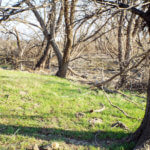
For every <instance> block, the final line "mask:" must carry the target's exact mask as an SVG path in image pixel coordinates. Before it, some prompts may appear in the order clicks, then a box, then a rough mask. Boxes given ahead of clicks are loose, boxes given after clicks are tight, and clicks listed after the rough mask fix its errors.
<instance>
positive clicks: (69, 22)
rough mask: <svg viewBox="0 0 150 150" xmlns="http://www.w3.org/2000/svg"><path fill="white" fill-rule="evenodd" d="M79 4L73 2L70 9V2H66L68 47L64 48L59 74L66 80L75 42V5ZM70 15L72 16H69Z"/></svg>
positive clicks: (73, 0) (65, 14) (74, 0)
mask: <svg viewBox="0 0 150 150" xmlns="http://www.w3.org/2000/svg"><path fill="white" fill-rule="evenodd" d="M76 3H77V0H72V1H71V6H70V8H69V1H68V0H65V1H64V17H65V26H66V30H65V32H66V39H67V41H66V45H65V48H64V55H63V60H62V64H61V66H60V68H59V70H58V72H57V76H59V77H62V78H65V77H66V76H67V70H68V67H69V61H70V53H71V50H72V42H73V20H74V17H75V16H74V15H75V7H76V6H75V4H76ZM69 14H70V15H69Z"/></svg>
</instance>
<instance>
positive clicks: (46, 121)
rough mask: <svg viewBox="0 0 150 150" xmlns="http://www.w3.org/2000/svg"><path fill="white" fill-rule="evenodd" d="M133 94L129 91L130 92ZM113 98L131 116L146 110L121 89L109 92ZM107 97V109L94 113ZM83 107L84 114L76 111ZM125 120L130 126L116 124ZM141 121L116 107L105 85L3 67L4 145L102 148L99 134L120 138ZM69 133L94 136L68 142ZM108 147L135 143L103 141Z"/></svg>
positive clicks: (0, 123)
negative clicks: (93, 121)
mask: <svg viewBox="0 0 150 150" xmlns="http://www.w3.org/2000/svg"><path fill="white" fill-rule="evenodd" d="M126 94H127V95H130V93H129V92H126ZM108 96H109V99H110V100H111V101H112V103H113V104H115V105H117V106H119V107H120V108H121V109H123V110H124V111H125V112H127V113H128V114H129V116H132V117H135V118H139V119H142V117H143V115H144V110H142V109H139V108H138V107H137V106H135V105H134V104H132V103H129V102H127V101H126V100H125V98H124V97H122V96H121V95H119V94H109V95H108ZM132 100H133V101H135V102H137V103H139V105H140V107H141V108H144V107H145V101H143V99H141V98H137V97H136V96H132ZM99 103H103V104H104V105H105V107H106V109H105V110H104V111H103V112H101V113H89V112H88V111H89V110H91V109H99V108H100V107H101V106H100V105H99ZM78 112H83V113H85V115H84V116H83V117H76V113H78ZM92 118H99V119H101V120H102V123H101V124H95V125H91V124H90V122H89V121H90V119H92ZM117 121H121V122H122V123H124V124H125V125H126V126H127V127H128V128H129V131H126V130H124V129H122V128H116V127H114V128H112V127H111V125H112V124H113V123H115V122H117ZM139 124H140V121H139V120H136V119H129V118H127V117H126V116H125V115H124V114H122V113H121V112H120V111H119V110H117V109H115V108H113V107H112V106H111V105H110V104H109V102H108V100H107V98H106V97H105V95H104V93H103V92H102V91H99V92H98V93H97V92H95V91H91V90H89V87H88V86H84V85H80V84H79V83H74V82H71V81H68V80H65V79H60V78H58V77H54V76H46V75H38V74H31V73H27V72H20V71H18V72H17V71H7V70H0V133H1V134H0V145H1V147H2V149H3V148H6V149H7V148H9V147H13V148H14V149H26V148H29V147H31V146H33V145H34V144H35V143H36V144H38V145H43V144H49V143H51V142H53V141H57V142H59V143H60V149H75V148H77V149H89V148H90V149H98V147H96V146H95V145H94V144H93V143H94V142H95V134H96V132H98V131H102V132H101V134H98V136H97V138H98V139H97V140H98V141H100V140H106V141H107V140H115V139H121V138H123V137H126V136H127V135H128V134H129V133H131V132H134V131H135V130H136V129H137V127H138V126H139ZM68 139H76V140H83V141H88V143H89V145H82V144H79V145H78V144H76V143H74V144H69V145H68V144H67V142H66V141H67V140H68ZM102 146H103V147H105V149H109V148H111V149H115V150H116V149H121V150H122V149H127V147H128V149H130V147H132V146H133V144H130V145H129V144H124V145H120V146H119V145H116V144H114V145H110V144H108V145H105V144H104V145H102Z"/></svg>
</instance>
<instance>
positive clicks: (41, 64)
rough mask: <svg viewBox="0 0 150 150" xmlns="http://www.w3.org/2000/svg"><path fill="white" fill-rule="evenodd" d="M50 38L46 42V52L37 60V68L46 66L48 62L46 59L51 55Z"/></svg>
mask: <svg viewBox="0 0 150 150" xmlns="http://www.w3.org/2000/svg"><path fill="white" fill-rule="evenodd" d="M49 47H50V40H47V44H46V47H45V49H44V53H43V55H42V56H41V57H40V59H39V60H38V61H37V63H36V65H35V68H34V69H35V70H36V69H37V68H43V69H44V68H45V64H46V60H47V58H48V55H49V52H50V49H49Z"/></svg>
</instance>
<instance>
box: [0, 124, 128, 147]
mask: <svg viewBox="0 0 150 150" xmlns="http://www.w3.org/2000/svg"><path fill="white" fill-rule="evenodd" d="M0 134H1V135H2V134H3V135H16V134H17V135H22V136H29V137H34V138H36V139H41V140H46V141H53V140H56V141H64V142H66V143H68V144H74V145H83V146H90V145H91V146H98V145H97V143H99V144H100V145H102V146H103V147H106V148H108V147H109V148H110V149H115V148H112V147H115V145H116V146H117V147H118V146H119V145H120V146H121V147H123V148H124V149H126V148H125V147H127V146H128V144H126V143H124V144H121V143H119V142H118V140H119V138H120V139H121V138H122V137H127V136H128V135H129V134H128V133H124V132H104V131H102V132H92V131H72V130H65V129H58V128H41V127H28V126H15V125H5V124H0ZM95 138H96V140H95ZM117 139H118V140H117ZM72 141H74V142H73V143H71V142H72ZM96 141H97V142H96ZM108 141H109V142H108ZM120 146H119V147H120ZM128 149H129V148H128Z"/></svg>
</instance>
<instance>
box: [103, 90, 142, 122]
mask: <svg viewBox="0 0 150 150" xmlns="http://www.w3.org/2000/svg"><path fill="white" fill-rule="evenodd" d="M102 89H103V88H102ZM103 92H104V94H105V96H106V98H107V100H108V102H109V103H110V105H111V106H113V107H114V108H117V109H118V110H119V111H121V112H122V113H123V114H124V115H125V116H126V117H127V118H130V119H136V120H141V119H138V118H134V117H131V116H129V115H128V114H127V113H126V112H125V111H124V110H122V109H121V108H119V107H118V106H116V105H114V104H113V103H112V102H111V101H110V99H109V97H108V94H107V93H106V92H105V90H103Z"/></svg>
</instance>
